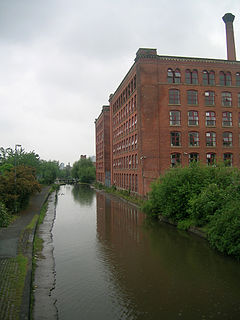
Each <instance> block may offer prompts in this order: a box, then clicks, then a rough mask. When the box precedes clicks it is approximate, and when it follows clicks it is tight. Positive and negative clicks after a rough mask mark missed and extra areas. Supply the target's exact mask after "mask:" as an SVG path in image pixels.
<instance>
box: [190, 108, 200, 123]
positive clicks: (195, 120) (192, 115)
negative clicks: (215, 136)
mask: <svg viewBox="0 0 240 320" xmlns="http://www.w3.org/2000/svg"><path fill="white" fill-rule="evenodd" d="M198 121H199V118H198V111H188V125H189V126H197V125H198Z"/></svg>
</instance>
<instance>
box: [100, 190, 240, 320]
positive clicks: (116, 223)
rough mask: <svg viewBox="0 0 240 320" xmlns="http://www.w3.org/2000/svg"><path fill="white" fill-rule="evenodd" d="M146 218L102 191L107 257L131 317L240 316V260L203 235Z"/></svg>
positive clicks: (102, 230) (103, 250) (104, 254)
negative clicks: (213, 246) (218, 250)
mask: <svg viewBox="0 0 240 320" xmlns="http://www.w3.org/2000/svg"><path fill="white" fill-rule="evenodd" d="M145 221H146V220H145ZM143 222H144V215H143V214H142V213H141V212H139V211H138V210H136V209H135V208H134V207H131V206H129V205H128V204H126V203H125V202H122V201H119V200H110V199H109V198H106V197H105V196H104V195H102V194H97V234H98V239H99V241H100V242H101V244H102V246H101V247H99V251H100V252H101V255H102V257H101V260H102V261H103V262H104V265H105V267H107V268H108V270H110V272H111V275H112V278H111V279H112V281H114V282H115V287H116V288H118V293H119V295H120V296H121V304H122V306H123V307H124V310H126V309H128V312H129V313H128V315H129V314H131V317H132V318H133V319H159V316H161V317H162V319H177V318H181V317H182V318H183V319H218V318H219V317H220V316H221V317H220V318H221V319H238V317H239V316H240V302H239V297H240V289H239V286H238V281H236V277H237V279H239V280H240V270H239V264H238V263H236V262H235V261H233V260H231V259H228V258H225V257H222V256H220V255H219V254H217V253H216V252H214V251H213V250H212V249H211V248H209V246H208V244H207V242H205V241H204V240H202V239H200V238H198V237H195V236H193V235H188V234H187V233H185V232H180V231H178V230H176V228H175V227H171V226H168V225H165V224H156V223H154V224H152V225H151V224H150V225H149V224H146V223H143ZM120 319H121V318H120Z"/></svg>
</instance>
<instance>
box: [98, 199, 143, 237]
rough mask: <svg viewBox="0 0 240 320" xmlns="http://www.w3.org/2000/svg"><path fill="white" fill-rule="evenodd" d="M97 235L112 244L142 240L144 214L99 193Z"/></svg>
mask: <svg viewBox="0 0 240 320" xmlns="http://www.w3.org/2000/svg"><path fill="white" fill-rule="evenodd" d="M96 197H97V233H98V236H99V238H100V240H110V241H111V242H112V243H114V242H115V241H116V242H127V241H131V242H132V241H133V242H136V243H138V242H139V241H140V240H141V234H142V232H141V228H140V227H141V225H142V224H143V220H144V214H143V213H141V212H139V211H138V210H137V209H136V208H135V207H134V206H131V205H129V204H127V203H125V202H123V201H119V200H118V199H116V200H114V199H113V198H111V199H109V198H107V197H106V196H105V195H104V194H101V193H97V195H96Z"/></svg>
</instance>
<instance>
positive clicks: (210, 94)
mask: <svg viewBox="0 0 240 320" xmlns="http://www.w3.org/2000/svg"><path fill="white" fill-rule="evenodd" d="M204 97H205V106H214V105H215V92H214V91H205V92H204Z"/></svg>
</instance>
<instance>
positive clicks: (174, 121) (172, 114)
mask: <svg viewBox="0 0 240 320" xmlns="http://www.w3.org/2000/svg"><path fill="white" fill-rule="evenodd" d="M187 114H188V125H189V126H197V125H199V116H198V111H195V110H191V111H188V113H187ZM169 123H170V125H171V126H180V125H181V111H179V110H171V111H169ZM205 125H206V126H207V127H215V126H216V113H215V111H206V112H205ZM232 125H233V116H232V112H229V111H224V112H222V126H223V127H232ZM238 126H240V112H239V113H238Z"/></svg>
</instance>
